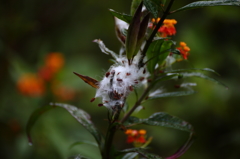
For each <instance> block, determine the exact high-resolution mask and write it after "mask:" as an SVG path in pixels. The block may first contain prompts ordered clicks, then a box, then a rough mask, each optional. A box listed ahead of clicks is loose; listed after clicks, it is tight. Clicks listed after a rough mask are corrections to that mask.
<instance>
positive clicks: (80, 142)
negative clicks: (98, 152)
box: [69, 140, 98, 149]
mask: <svg viewBox="0 0 240 159" xmlns="http://www.w3.org/2000/svg"><path fill="white" fill-rule="evenodd" d="M81 144H88V145H92V146H96V147H98V145H97V144H96V143H95V142H91V141H84V140H83V141H78V142H74V143H73V144H71V145H70V146H69V149H71V148H73V147H74V146H77V145H81Z"/></svg>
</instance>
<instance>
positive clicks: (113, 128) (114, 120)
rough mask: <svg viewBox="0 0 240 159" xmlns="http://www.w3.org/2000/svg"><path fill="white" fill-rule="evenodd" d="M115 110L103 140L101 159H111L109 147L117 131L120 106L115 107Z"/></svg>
mask: <svg viewBox="0 0 240 159" xmlns="http://www.w3.org/2000/svg"><path fill="white" fill-rule="evenodd" d="M115 107H117V110H115V111H114V112H113V114H112V116H111V119H110V121H109V125H108V130H107V134H106V139H105V145H104V151H103V156H102V157H103V159H111V158H112V156H111V147H112V142H113V137H114V135H115V132H116V130H117V129H118V124H117V121H118V119H119V115H120V112H121V109H122V106H120V105H116V106H115Z"/></svg>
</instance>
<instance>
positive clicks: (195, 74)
mask: <svg viewBox="0 0 240 159" xmlns="http://www.w3.org/2000/svg"><path fill="white" fill-rule="evenodd" d="M181 76H182V78H185V77H199V78H202V79H206V80H209V81H212V82H214V83H216V84H219V85H222V86H224V87H225V88H228V87H227V86H226V85H225V84H224V83H222V82H219V81H217V80H216V79H214V78H211V77H209V76H206V75H204V74H202V73H200V72H193V73H186V72H184V73H181Z"/></svg>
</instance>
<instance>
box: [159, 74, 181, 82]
mask: <svg viewBox="0 0 240 159" xmlns="http://www.w3.org/2000/svg"><path fill="white" fill-rule="evenodd" d="M178 76H179V73H165V74H163V75H161V76H159V77H157V79H156V80H155V83H158V82H161V81H167V80H170V79H175V78H176V77H178Z"/></svg>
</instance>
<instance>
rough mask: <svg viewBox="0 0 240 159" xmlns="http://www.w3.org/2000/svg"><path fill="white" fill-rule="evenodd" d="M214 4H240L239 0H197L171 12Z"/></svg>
mask: <svg viewBox="0 0 240 159" xmlns="http://www.w3.org/2000/svg"><path fill="white" fill-rule="evenodd" d="M212 6H240V1H239V0H216V1H197V2H193V3H190V4H187V5H185V6H183V7H181V8H179V9H177V10H174V11H172V12H171V13H176V12H180V11H185V10H189V9H196V8H200V7H212Z"/></svg>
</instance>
